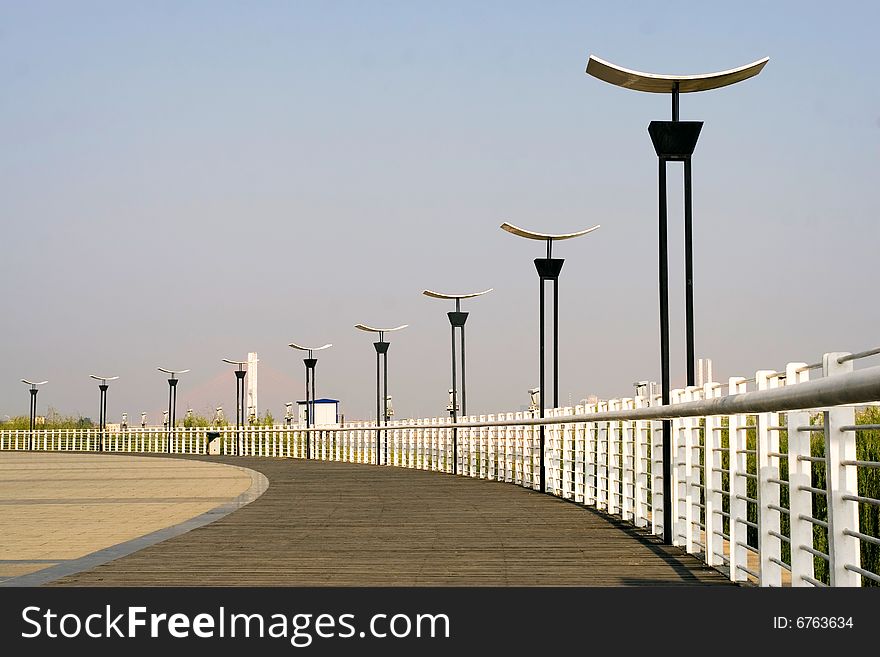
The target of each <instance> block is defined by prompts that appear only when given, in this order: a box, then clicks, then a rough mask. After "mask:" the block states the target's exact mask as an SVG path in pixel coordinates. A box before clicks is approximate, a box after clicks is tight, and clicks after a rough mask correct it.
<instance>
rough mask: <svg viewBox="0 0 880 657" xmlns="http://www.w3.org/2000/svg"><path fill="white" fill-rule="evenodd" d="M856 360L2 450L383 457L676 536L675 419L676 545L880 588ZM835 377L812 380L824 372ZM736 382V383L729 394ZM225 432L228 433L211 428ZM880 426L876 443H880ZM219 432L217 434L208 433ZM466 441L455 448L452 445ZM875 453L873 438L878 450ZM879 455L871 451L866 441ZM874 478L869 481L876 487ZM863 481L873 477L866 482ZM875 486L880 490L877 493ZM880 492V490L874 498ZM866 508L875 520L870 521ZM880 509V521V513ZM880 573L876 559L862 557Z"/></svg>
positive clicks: (786, 578)
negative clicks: (583, 399) (563, 403)
mask: <svg viewBox="0 0 880 657" xmlns="http://www.w3.org/2000/svg"><path fill="white" fill-rule="evenodd" d="M876 352H877V350H874V351H872V352H865V354H856V355H855V356H850V355H849V354H844V353H832V354H826V355H825V356H824V357H823V361H822V363H816V364H814V365H807V364H805V363H790V364H789V365H788V366H787V367H786V368H785V370H783V371H780V372H777V371H773V370H761V371H759V372H757V373H756V375H755V377H754V378H752V379H748V380H746V379H743V378H741V377H733V378H731V379H730V380H729V382H728V383H727V384H726V386H725V385H722V384H720V383H716V382H711V383H707V384H705V385H704V386H701V387H690V388H687V389H683V390H675V391H673V392H672V403H671V404H670V405H669V406H662V405H660V400H659V397H654V398H647V397H636V398H624V399H611V400H608V401H602V402H599V403H597V404H594V405H591V406H577V407H574V408H557V409H550V410H549V411H548V412H547V417H546V418H545V419H544V420H540V419H538V418H535V417H533V415H532V414H531V413H524V412H519V413H501V414H498V415H481V416H478V417H473V416H472V417H466V418H461V419H460V420H459V422H458V423H457V424H456V425H455V426H454V427H453V425H452V424H451V421H450V419H449V418H430V419H423V420H410V421H395V422H390V423H389V424H388V425H387V426H386V427H382V428H377V427H376V425H375V424H373V423H367V422H355V423H348V424H346V425H344V426H333V427H317V428H313V429H308V430H306V429H302V428H286V427H242V428H241V429H239V430H236V429H235V428H234V427H233V428H229V427H225V428H180V427H178V428H175V429H173V430H172V431H171V432H169V431H167V430H166V429H163V428H147V429H140V428H136V429H127V430H124V431H117V432H105V433H104V435H103V437H102V436H101V435H100V432H99V431H97V430H94V429H91V430H40V431H35V432H33V435H32V436H31V433H30V432H29V431H27V430H23V431H22V430H19V431H9V430H6V431H0V449H4V450H15V449H18V450H21V449H28V446H29V441H30V440H33V449H37V450H57V451H65V450H76V451H94V450H97V449H99V448H101V449H103V450H104V451H109V452H171V453H184V454H206V453H221V454H239V455H243V456H262V457H281V458H306V457H307V456H308V457H310V458H312V459H318V460H328V461H344V462H352V463H367V464H369V463H376V462H377V456H378V457H379V458H378V462H380V463H382V464H387V465H391V466H396V467H405V468H416V469H421V470H432V471H438V472H444V473H451V472H453V459H454V458H455V459H456V463H455V471H456V472H457V473H458V474H459V475H463V476H468V477H474V478H481V479H487V480H495V481H503V482H508V483H512V484H516V485H520V486H524V487H527V488H532V489H539V488H540V461H541V459H540V440H539V436H540V425H544V426H545V449H544V454H545V465H544V467H545V474H546V492H548V493H550V494H553V495H557V496H559V497H562V498H564V499H568V500H571V501H573V502H576V503H578V504H583V505H588V506H592V507H595V508H597V509H599V510H601V511H603V512H606V513H609V514H613V515H616V516H620V517H621V518H622V519H623V520H626V521H629V522H632V523H633V524H634V525H636V526H637V527H643V528H645V529H646V530H647V531H648V532H650V533H652V534H656V535H663V533H664V522H665V519H664V517H663V507H664V505H663V468H662V460H661V457H662V453H663V450H662V442H663V435H662V422H661V420H663V419H672V423H671V426H672V429H671V436H670V438H671V440H672V455H673V459H674V462H673V463H672V464H671V477H672V482H671V483H672V486H671V490H672V491H673V493H674V494H673V499H672V501H671V502H672V505H671V506H672V519H671V522H672V523H673V531H672V535H673V543H674V544H675V545H678V546H681V547H682V548H683V549H684V550H686V551H687V552H689V553H691V554H694V555H698V556H699V557H700V558H702V559H703V560H704V561H705V562H706V563H707V564H708V565H710V566H713V567H716V568H718V569H720V570H722V571H724V572H726V573H727V574H728V576H729V577H730V579H731V580H733V581H735V582H752V583H756V584H759V585H761V586H781V585H791V586H822V585H825V584H828V585H831V586H860V585H862V584H863V583H865V584H872V585H876V584H878V583H880V576H878V573H877V566H876V564H877V563H880V559H878V558H877V555H878V554H880V536H878V530H877V529H876V528H877V526H878V523H877V518H878V508H880V500H878V499H876V498H877V497H880V494H878V493H877V492H876V490H877V488H880V482H877V479H878V478H877V477H876V475H877V474H878V472H877V468H880V462H878V459H880V456H877V457H876V458H862V459H859V458H858V456H857V432H860V431H865V432H867V431H878V430H880V424H867V425H864V424H863V425H858V426H857V425H856V421H855V408H854V406H853V405H854V404H866V403H870V402H877V401H880V367H873V368H868V369H862V370H859V371H853V362H854V361H855V360H856V359H857V358H859V357H861V356H867V355H873V354H874V353H876ZM820 371H821V375H822V376H821V378H818V379H815V380H812V381H811V380H810V376H811V373H819V372H820ZM725 387H727V394H723V389H724V388H725ZM212 436H217V437H216V438H212ZM878 436H880V434H873V435H872V436H870V437H869V435H868V434H861V437H862V439H863V441H864V442H866V444H867V441H869V438H870V440H873V441H874V442H873V443H872V444H873V445H874V447H873V448H872V449H874V452H873V454H875V455H877V454H880V437H878ZM210 438H212V440H210V441H209V439H210ZM454 442H455V443H457V450H455V456H454V455H453V444H454ZM864 449H865V450H867V447H866V448H864ZM866 453H867V451H866ZM872 477H873V481H875V483H874V484H873V485H874V486H875V488H874V489H868V488H867V487H868V486H869V485H870V484H869V483H868V482H869V481H870V480H872V479H871V478H872ZM860 482H861V483H860ZM869 492H870V494H869ZM871 495H874V497H872V496H871ZM860 514H861V515H862V516H864V517H873V518H874V520H873V523H872V524H870V527H868V526H866V527H861V526H860ZM871 514H873V516H871ZM863 552H864V553H865V554H867V555H868V556H869V557H870V561H871V564H874V565H872V566H871V568H873V570H870V569H867V568H864V567H863V565H865V566H868V565H869V564H863V563H862V558H861V557H862V553H863Z"/></svg>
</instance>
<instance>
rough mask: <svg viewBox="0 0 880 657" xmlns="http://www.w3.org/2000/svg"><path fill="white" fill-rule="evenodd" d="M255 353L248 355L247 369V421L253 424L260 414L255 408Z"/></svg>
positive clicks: (256, 359)
mask: <svg viewBox="0 0 880 657" xmlns="http://www.w3.org/2000/svg"><path fill="white" fill-rule="evenodd" d="M258 362H259V359H258V358H257V352H256V351H252V352H250V353H249V354H248V368H247V420H248V422H249V423H251V424H254V423H256V421H257V417H258V416H259V414H260V410H259V407H258V406H257V363H258Z"/></svg>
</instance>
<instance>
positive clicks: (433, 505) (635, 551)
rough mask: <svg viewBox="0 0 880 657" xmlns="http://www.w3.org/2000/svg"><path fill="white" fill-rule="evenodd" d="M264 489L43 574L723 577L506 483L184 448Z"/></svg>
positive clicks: (595, 515)
mask: <svg viewBox="0 0 880 657" xmlns="http://www.w3.org/2000/svg"><path fill="white" fill-rule="evenodd" d="M185 458H195V459H199V460H211V461H215V462H222V463H230V464H234V465H241V466H244V467H248V468H252V469H254V470H257V471H259V472H262V473H263V474H265V475H266V477H267V478H268V479H269V482H270V483H269V489H268V490H267V491H266V492H265V493H264V494H263V495H262V496H261V497H260V498H259V499H257V500H256V501H254V502H253V503H251V504H249V505H248V506H246V507H244V508H242V509H240V510H238V511H236V512H234V513H232V514H230V515H228V516H226V517H224V518H222V519H220V520H218V521H217V522H214V523H212V524H210V525H206V526H204V527H200V528H198V529H196V530H193V531H191V532H189V533H186V534H183V535H181V536H178V537H176V538H173V539H171V540H168V541H165V542H163V543H158V544H156V545H153V546H151V547H148V548H146V549H144V550H141V551H140V552H136V553H134V554H131V555H129V556H127V557H123V558H121V559H118V560H117V561H113V562H110V563H107V564H104V565H102V566H99V567H98V568H95V569H94V570H91V571H86V572H82V573H78V574H76V575H72V576H70V577H66V578H64V579H61V580H57V581H56V582H54V583H53V584H52V585H55V586H239V585H240V586H567V585H568V586H626V585H640V586H646V585H674V584H713V585H722V584H728V583H729V582H728V581H727V579H726V578H725V577H724V575H722V574H721V573H720V572H718V571H716V570H714V569H712V568H709V567H708V566H705V565H704V564H703V563H702V562H700V561H699V560H698V559H697V558H695V557H693V556H691V555H687V554H685V553H684V552H683V551H682V550H681V549H679V548H674V547H669V546H664V545H662V544H661V543H660V542H659V541H658V540H657V539H656V537H653V536H651V535H650V534H648V533H646V532H645V531H644V530H641V529H637V528H635V527H633V526H632V525H630V524H628V523H624V522H621V521H619V520H616V519H613V518H610V517H608V516H605V515H603V514H601V513H599V512H596V511H594V510H591V509H589V508H584V507H582V506H579V505H576V504H573V503H571V502H566V501H564V500H561V499H558V498H554V497H551V496H549V495H543V494H541V493H538V492H535V491H532V490H527V489H524V488H521V487H519V486H515V485H511V484H504V483H499V482H492V481H486V480H478V479H469V478H465V477H460V476H453V475H447V474H441V473H435V472H427V471H420V470H409V469H404V468H393V467H376V466H372V465H361V464H352V463H332V462H320V461H305V460H299V459H266V458H249V457H216V456H215V457H204V456H202V457H194V456H189V457H185Z"/></svg>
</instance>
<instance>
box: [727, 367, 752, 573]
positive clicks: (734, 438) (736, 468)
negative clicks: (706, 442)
mask: <svg viewBox="0 0 880 657" xmlns="http://www.w3.org/2000/svg"><path fill="white" fill-rule="evenodd" d="M746 389H747V386H746V380H745V379H744V378H742V377H737V376H735V377H731V378H730V383H729V387H728V394H730V395H735V394H738V393H741V392H746ZM727 422H728V423H727V444H728V457H727V465H728V481H729V482H730V518H729V520H730V524H729V528H728V536H730V541H729V542H730V546H729V549H730V580H731V581H733V582H744V581H746V580H747V579H748V577H747V575H746V573H745V571H744V570H741V568H748V561H747V556H746V549H745V548H744V547H743V546H742V545H740V544H741V543H742V544H746V543H747V541H748V532H747V526H746V525H745V524H743V521H745V520H748V504H747V501H746V499H745V497H746V491H747V489H746V477H745V474H743V473H745V472H746V464H747V462H748V461H747V460H746V453H745V449H746V430H745V427H746V416H745V415H731V416H729V417H728V421H727Z"/></svg>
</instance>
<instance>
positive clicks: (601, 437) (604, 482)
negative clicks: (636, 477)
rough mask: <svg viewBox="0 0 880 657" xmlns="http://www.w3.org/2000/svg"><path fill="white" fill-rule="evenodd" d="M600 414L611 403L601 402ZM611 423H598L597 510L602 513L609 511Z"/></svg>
mask: <svg viewBox="0 0 880 657" xmlns="http://www.w3.org/2000/svg"><path fill="white" fill-rule="evenodd" d="M596 410H597V412H599V413H602V412H604V411H607V410H609V402H599V403H598V404H597V406H596ZM610 424H611V423H610V422H608V421H602V422H597V423H596V508H597V509H600V510H602V511H608V510H609V502H610V500H609V497H610V496H609V491H610V490H611V488H610V487H609V486H608V470H609V469H610V468H609V467H608V447H609V445H608V442H609V436H608V434H609V431H608V429H609V427H610Z"/></svg>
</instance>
